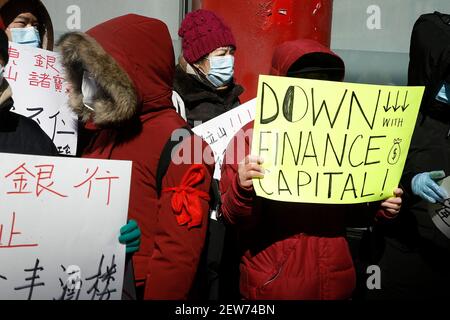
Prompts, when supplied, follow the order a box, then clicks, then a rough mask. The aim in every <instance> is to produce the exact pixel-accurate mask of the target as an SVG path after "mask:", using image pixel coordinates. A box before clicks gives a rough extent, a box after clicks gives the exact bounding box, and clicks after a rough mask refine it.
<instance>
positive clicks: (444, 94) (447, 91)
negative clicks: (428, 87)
mask: <svg viewBox="0 0 450 320" xmlns="http://www.w3.org/2000/svg"><path fill="white" fill-rule="evenodd" d="M436 100H438V101H440V102H442V103H445V104H450V84H448V83H447V82H444V84H443V85H442V87H441V90H439V92H438V94H437V95H436Z"/></svg>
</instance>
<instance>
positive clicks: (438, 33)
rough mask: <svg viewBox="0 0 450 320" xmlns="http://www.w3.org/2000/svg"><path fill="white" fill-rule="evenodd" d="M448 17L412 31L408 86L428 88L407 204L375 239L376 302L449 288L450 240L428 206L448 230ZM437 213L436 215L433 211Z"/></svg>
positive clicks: (428, 18) (408, 175)
mask: <svg viewBox="0 0 450 320" xmlns="http://www.w3.org/2000/svg"><path fill="white" fill-rule="evenodd" d="M449 43H450V15H448V14H441V13H439V12H435V13H430V14H424V15H422V16H421V17H420V18H419V19H418V20H417V21H416V23H415V25H414V28H413V30H412V36H411V46H410V62H409V71H408V85H411V86H414V85H422V86H425V87H426V89H425V96H424V99H423V100H422V104H421V107H420V113H419V117H418V120H417V123H416V127H415V131H414V135H413V138H412V141H411V148H410V151H409V154H408V158H407V162H406V165H405V170H404V174H403V177H402V181H401V183H402V185H403V186H404V188H405V195H406V196H405V205H404V207H403V208H402V211H401V212H400V215H399V218H398V219H396V220H395V221H393V222H392V223H390V224H389V225H385V226H383V227H377V228H375V229H374V232H373V234H372V236H373V238H374V239H379V240H381V241H378V242H377V249H378V250H377V251H380V252H381V254H380V255H379V256H374V257H373V261H371V262H370V263H377V264H379V265H380V268H381V270H382V272H383V273H382V278H381V290H374V291H370V292H369V293H368V294H369V298H373V299H378V298H380V299H442V297H445V296H447V295H448V290H449V284H450V273H449V270H450V239H448V238H447V237H446V236H445V235H444V233H442V232H441V231H440V230H439V229H438V228H437V226H436V225H435V223H434V222H433V220H432V216H431V212H430V211H431V210H430V207H431V206H430V204H431V203H437V204H438V203H439V204H440V206H441V207H442V208H443V210H440V211H439V212H438V214H437V215H436V218H437V219H439V220H440V221H439V222H440V223H441V224H442V225H443V226H444V227H445V228H447V230H448V228H450V224H449V219H448V217H449V215H448V198H449V195H448V192H447V191H445V190H444V189H443V188H441V187H440V186H439V185H440V183H441V181H442V179H443V178H444V177H445V176H448V175H449V174H450V139H449V132H450V52H449ZM433 214H435V213H434V212H433Z"/></svg>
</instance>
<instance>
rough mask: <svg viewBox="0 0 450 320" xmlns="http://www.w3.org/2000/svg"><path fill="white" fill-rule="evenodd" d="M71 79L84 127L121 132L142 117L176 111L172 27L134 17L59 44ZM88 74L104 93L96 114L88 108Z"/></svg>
mask: <svg viewBox="0 0 450 320" xmlns="http://www.w3.org/2000/svg"><path fill="white" fill-rule="evenodd" d="M58 48H59V49H60V51H61V53H62V57H63V66H64V68H65V70H66V78H67V80H68V81H69V82H70V83H71V84H72V90H71V93H70V100H69V104H70V106H71V107H72V109H73V110H74V111H75V112H76V113H77V114H78V115H79V116H80V118H81V120H82V121H84V122H88V121H92V122H93V124H94V125H96V126H97V127H116V126H120V125H122V124H124V123H125V122H128V121H130V120H132V119H133V118H134V117H136V116H139V118H140V120H141V121H146V120H147V119H148V118H150V117H151V116H152V114H153V113H155V112H156V111H159V110H162V109H166V108H173V105H172V84H173V74H174V68H175V64H174V60H175V58H174V53H173V47H172V40H171V37H170V34H169V31H168V29H167V26H166V25H165V24H164V23H163V22H162V21H160V20H157V19H153V18H148V17H143V16H139V15H135V14H129V15H125V16H122V17H118V18H114V19H112V20H109V21H107V22H104V23H102V24H100V25H98V26H96V27H94V28H92V29H90V30H89V31H87V32H86V33H81V32H71V33H67V34H65V35H64V36H63V37H62V38H61V39H60V41H59V42H58ZM84 70H86V71H88V72H89V73H90V74H91V75H92V77H93V78H94V79H95V81H96V82H97V85H98V86H99V88H100V90H99V92H98V93H97V96H96V99H95V102H94V103H93V105H92V106H93V108H94V110H95V111H94V112H92V111H91V110H89V109H87V108H86V107H85V106H84V105H83V95H82V93H81V83H82V77H83V72H84Z"/></svg>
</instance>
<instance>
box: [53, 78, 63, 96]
mask: <svg viewBox="0 0 450 320" xmlns="http://www.w3.org/2000/svg"><path fill="white" fill-rule="evenodd" d="M53 80H54V81H55V91H57V92H62V89H63V84H64V78H63V77H61V76H59V75H58V76H54V77H53Z"/></svg>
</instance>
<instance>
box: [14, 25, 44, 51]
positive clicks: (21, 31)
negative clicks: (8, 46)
mask: <svg viewBox="0 0 450 320" xmlns="http://www.w3.org/2000/svg"><path fill="white" fill-rule="evenodd" d="M10 30H11V36H12V42H14V43H19V44H24V45H27V46H30V47H34V48H39V47H40V46H41V37H40V35H39V31H38V30H37V28H35V27H27V28H11V29H10Z"/></svg>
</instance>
